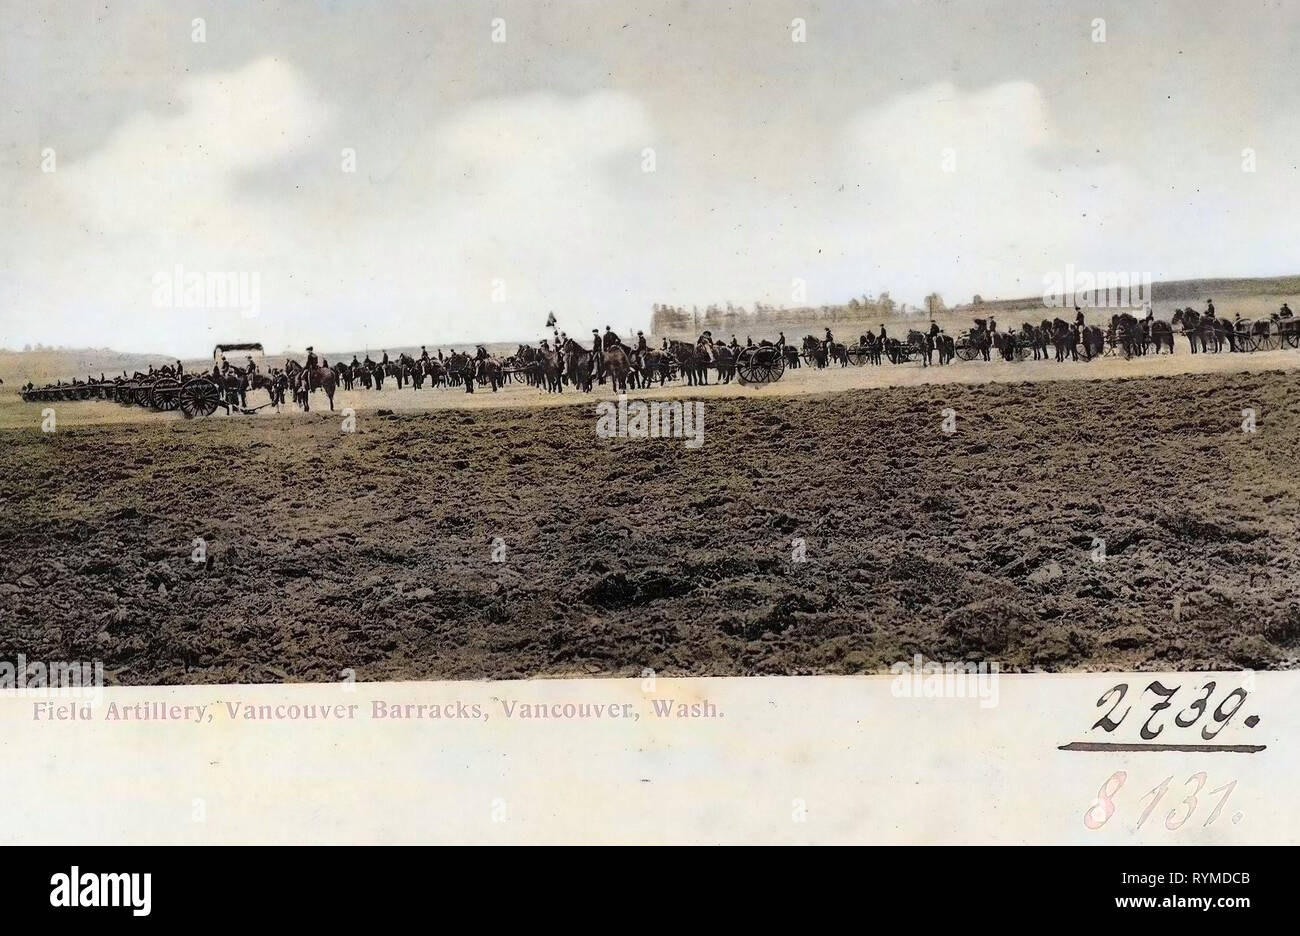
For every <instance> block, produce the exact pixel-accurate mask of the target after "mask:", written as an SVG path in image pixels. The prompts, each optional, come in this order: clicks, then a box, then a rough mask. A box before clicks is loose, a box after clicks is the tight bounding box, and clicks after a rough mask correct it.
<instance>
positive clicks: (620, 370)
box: [601, 345, 632, 393]
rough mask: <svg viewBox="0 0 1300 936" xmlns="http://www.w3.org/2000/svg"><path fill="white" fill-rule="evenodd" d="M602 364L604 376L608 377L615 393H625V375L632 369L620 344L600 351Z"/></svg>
mask: <svg viewBox="0 0 1300 936" xmlns="http://www.w3.org/2000/svg"><path fill="white" fill-rule="evenodd" d="M601 354H602V357H603V361H604V365H605V376H606V377H607V378H608V379H609V382H610V386H611V387H612V388H613V390H614V391H615V392H617V393H627V375H628V374H629V373H631V371H632V362H631V360H630V359H629V358H628V356H627V352H626V351H624V350H623V347H622V345H614V347H612V348H606V349H605V350H604V351H602V352H601Z"/></svg>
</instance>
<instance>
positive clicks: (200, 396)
mask: <svg viewBox="0 0 1300 936" xmlns="http://www.w3.org/2000/svg"><path fill="white" fill-rule="evenodd" d="M220 404H221V391H220V390H218V389H217V385H216V384H214V383H213V382H212V381H210V380H204V379H202V378H199V379H198V380H191V381H188V382H187V383H186V384H185V385H184V386H183V387H181V392H180V409H181V413H183V414H184V416H185V418H186V419H193V418H194V417H196V416H211V415H212V414H213V413H215V412H216V411H217V407H218V406H219V405H220Z"/></svg>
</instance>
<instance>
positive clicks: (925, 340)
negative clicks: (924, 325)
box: [907, 328, 934, 367]
mask: <svg viewBox="0 0 1300 936" xmlns="http://www.w3.org/2000/svg"><path fill="white" fill-rule="evenodd" d="M907 344H908V347H911V348H915V349H916V350H917V351H919V352H920V354H919V355H918V357H920V359H921V366H922V367H929V366H930V357H931V355H933V354H934V342H933V341H932V340H931V338H930V336H929V335H927V334H926V333H925V332H920V331H917V330H916V329H915V328H909V329H908V330H907Z"/></svg>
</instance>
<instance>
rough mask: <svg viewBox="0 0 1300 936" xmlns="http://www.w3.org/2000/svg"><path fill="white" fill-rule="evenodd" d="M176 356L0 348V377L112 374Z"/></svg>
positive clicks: (12, 380)
mask: <svg viewBox="0 0 1300 936" xmlns="http://www.w3.org/2000/svg"><path fill="white" fill-rule="evenodd" d="M175 361H176V359H175V358H168V357H166V356H164V355H160V354H133V353H131V352H129V351H114V350H112V349H111V348H41V349H39V350H36V351H11V350H8V349H5V348H0V380H3V381H4V382H5V384H6V385H8V384H14V385H17V384H22V383H26V382H27V381H29V380H30V381H32V382H34V383H44V382H46V381H48V380H57V379H62V380H68V379H69V378H72V377H80V378H84V377H86V376H87V375H94V376H95V377H98V376H99V375H100V374H101V373H103V374H106V375H107V376H109V377H112V376H113V375H114V374H120V373H121V372H122V371H126V372H127V373H135V372H136V371H138V370H139V371H144V370H148V369H149V365H151V364H152V365H153V366H154V367H159V366H161V365H163V364H171V363H175Z"/></svg>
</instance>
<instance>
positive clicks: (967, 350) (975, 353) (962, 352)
mask: <svg viewBox="0 0 1300 936" xmlns="http://www.w3.org/2000/svg"><path fill="white" fill-rule="evenodd" d="M954 350H955V351H956V352H957V357H959V358H961V359H962V360H963V361H973V360H975V359H976V358H977V357H979V356H980V350H979V348H977V347H975V346H974V345H973V344H971V343H970V342H969V341H966V342H959V343H958V345H957V347H956V348H955V349H954Z"/></svg>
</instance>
